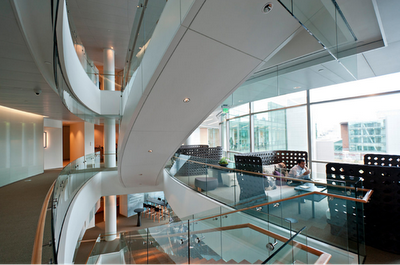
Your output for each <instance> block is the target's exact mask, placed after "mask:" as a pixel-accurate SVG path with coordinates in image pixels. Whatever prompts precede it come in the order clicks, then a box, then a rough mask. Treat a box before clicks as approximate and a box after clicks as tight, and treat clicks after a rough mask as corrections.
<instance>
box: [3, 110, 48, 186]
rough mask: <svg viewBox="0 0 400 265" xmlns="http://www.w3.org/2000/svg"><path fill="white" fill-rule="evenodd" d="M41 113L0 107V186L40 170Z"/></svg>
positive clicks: (42, 138) (41, 162)
mask: <svg viewBox="0 0 400 265" xmlns="http://www.w3.org/2000/svg"><path fill="white" fill-rule="evenodd" d="M43 149H44V135H43V116H40V115H36V114H31V113H28V112H23V111H18V110H15V109H10V108H6V107H2V106H0V150H1V152H0V187H1V186H5V185H7V184H10V183H13V182H16V181H18V180H22V179H26V178H28V177H31V176H34V175H37V174H40V173H43V164H44V163H43V160H44V152H43Z"/></svg>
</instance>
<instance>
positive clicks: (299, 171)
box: [289, 158, 311, 184]
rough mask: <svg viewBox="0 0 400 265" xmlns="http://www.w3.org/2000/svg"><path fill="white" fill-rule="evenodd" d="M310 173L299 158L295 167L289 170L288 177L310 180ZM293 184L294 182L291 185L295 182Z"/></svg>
mask: <svg viewBox="0 0 400 265" xmlns="http://www.w3.org/2000/svg"><path fill="white" fill-rule="evenodd" d="M310 173H311V171H310V170H309V169H308V168H307V167H306V161H305V160H304V159H303V158H300V159H299V160H297V165H295V166H294V167H292V169H291V170H290V172H289V177H290V178H296V179H305V180H311V177H310ZM293 182H294V183H293V184H295V182H297V181H293ZM296 184H299V182H297V183H296Z"/></svg>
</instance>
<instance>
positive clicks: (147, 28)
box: [123, 0, 167, 87]
mask: <svg viewBox="0 0 400 265" xmlns="http://www.w3.org/2000/svg"><path fill="white" fill-rule="evenodd" d="M166 3H167V1H158V2H157V4H156V5H155V3H149V1H148V0H140V1H139V2H138V5H137V6H138V8H137V9H136V14H135V20H134V22H133V26H132V32H131V39H130V40H129V46H128V47H129V50H128V53H127V55H126V64H125V68H124V80H123V81H124V83H123V86H124V87H125V86H126V85H127V83H128V82H129V80H130V79H131V77H132V76H133V73H134V72H135V71H136V70H137V68H138V67H139V65H140V63H141V62H142V59H143V55H144V53H145V51H146V49H147V46H148V45H149V42H150V39H151V36H152V35H153V32H154V29H155V28H156V26H157V23H158V20H159V19H160V16H161V13H162V11H163V9H164V6H165V4H166Z"/></svg>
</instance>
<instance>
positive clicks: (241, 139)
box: [229, 116, 250, 152]
mask: <svg viewBox="0 0 400 265" xmlns="http://www.w3.org/2000/svg"><path fill="white" fill-rule="evenodd" d="M249 126H250V123H249V117H248V116H247V117H241V118H236V119H232V120H229V150H231V151H237V152H250V128H249Z"/></svg>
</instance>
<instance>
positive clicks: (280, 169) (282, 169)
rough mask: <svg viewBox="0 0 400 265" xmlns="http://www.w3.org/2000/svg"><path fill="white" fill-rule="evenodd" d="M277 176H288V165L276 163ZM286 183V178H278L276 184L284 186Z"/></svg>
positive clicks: (275, 173) (275, 172)
mask: <svg viewBox="0 0 400 265" xmlns="http://www.w3.org/2000/svg"><path fill="white" fill-rule="evenodd" d="M273 175H275V176H282V177H287V175H288V173H287V169H286V165H285V163H282V162H281V163H278V164H276V165H275V171H274V174H273ZM285 184H286V179H283V178H279V177H277V178H276V185H278V186H282V185H285Z"/></svg>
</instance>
